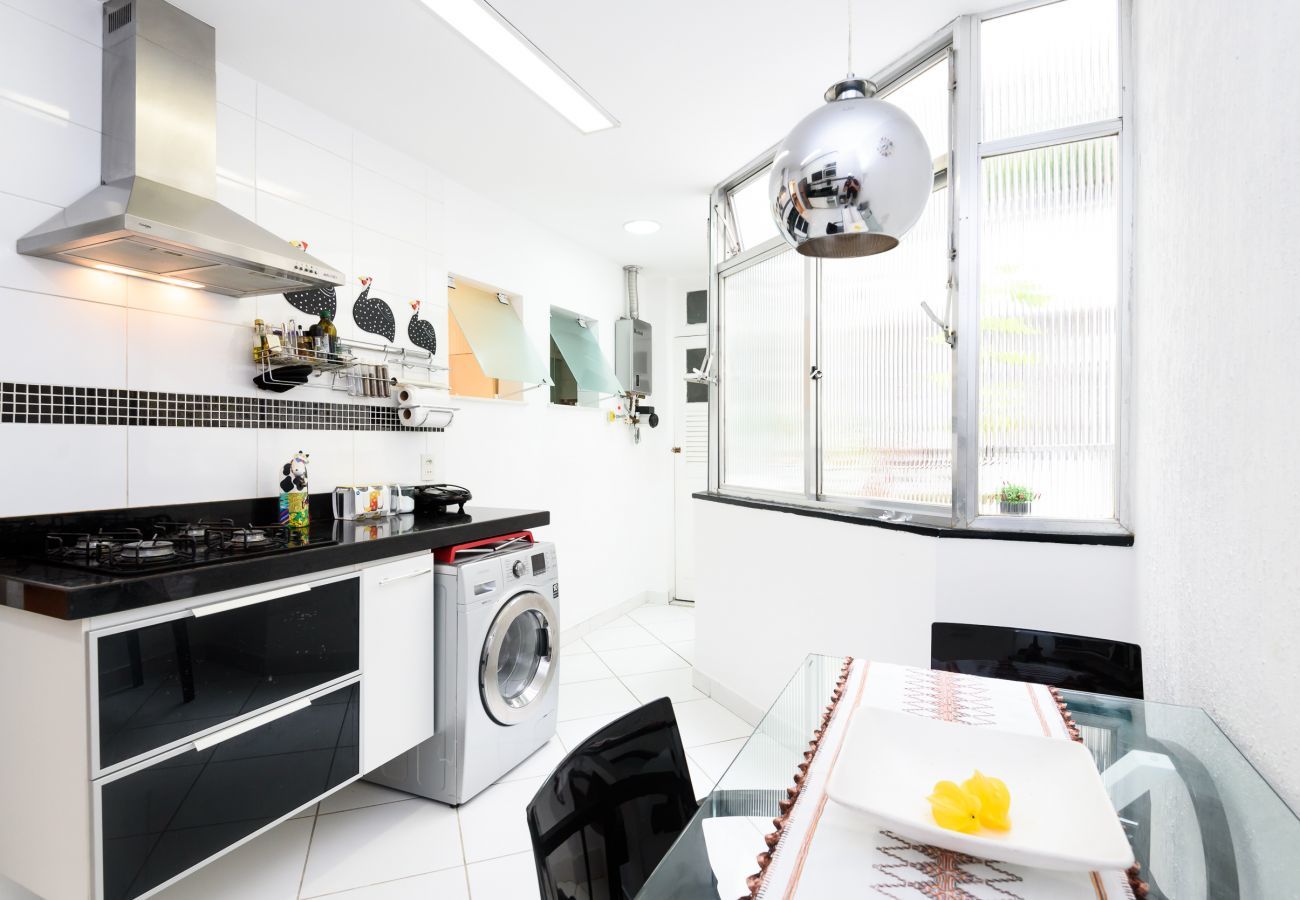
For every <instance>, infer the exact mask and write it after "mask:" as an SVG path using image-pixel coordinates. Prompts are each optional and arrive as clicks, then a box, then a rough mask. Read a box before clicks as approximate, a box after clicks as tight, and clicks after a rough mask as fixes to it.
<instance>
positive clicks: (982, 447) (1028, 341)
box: [979, 137, 1120, 519]
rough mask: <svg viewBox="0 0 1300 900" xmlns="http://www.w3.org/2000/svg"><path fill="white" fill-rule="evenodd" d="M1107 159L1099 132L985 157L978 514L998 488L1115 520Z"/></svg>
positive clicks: (1114, 293)
mask: <svg viewBox="0 0 1300 900" xmlns="http://www.w3.org/2000/svg"><path fill="white" fill-rule="evenodd" d="M1118 156H1119V140H1118V138H1115V137H1108V138H1100V139H1097V140H1090V141H1079V142H1075V143H1069V144H1060V145H1057V146H1053V147H1045V148H1042V149H1039V150H1030V151H1025V152H1022V153H1011V154H1006V155H1003V156H995V157H991V158H989V159H985V160H984V161H983V173H982V174H983V207H984V208H983V222H982V233H981V236H980V241H981V244H980V249H981V252H980V372H979V493H980V498H979V499H980V502H979V508H980V512H981V513H985V514H988V513H997V512H999V509H1000V504H999V492H1000V490H1001V488H1002V485H1003V484H1004V483H1007V484H1012V485H1021V486H1025V487H1028V488H1029V490H1030V492H1031V493H1032V494H1035V495H1036V497H1035V498H1034V499H1033V504H1032V514H1033V515H1041V516H1051V517H1057V518H1100V519H1105V518H1112V517H1114V515H1115V430H1116V423H1117V418H1118V416H1117V401H1116V395H1117V383H1118V378H1119V360H1118V336H1117V335H1118V318H1119V260H1120V255H1119V216H1118V192H1119V159H1118ZM1005 511H1006V512H1008V513H1022V512H1024V510H1023V509H1022V508H1016V507H1008V508H1007V509H1006V510H1005Z"/></svg>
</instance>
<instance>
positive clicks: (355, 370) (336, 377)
mask: <svg viewBox="0 0 1300 900" xmlns="http://www.w3.org/2000/svg"><path fill="white" fill-rule="evenodd" d="M358 350H362V351H366V352H367V353H376V354H378V355H379V357H380V358H379V359H378V360H369V359H361V358H359V357H358V356H357V354H356V352H355V351H358ZM255 365H256V366H257V368H258V370H259V372H261V373H262V375H264V376H265V381H266V382H267V383H268V384H292V385H294V386H297V385H299V384H300V382H286V381H276V379H275V376H274V374H273V373H274V370H275V369H276V367H278V366H302V365H306V366H311V368H312V377H313V378H318V377H320V376H322V375H326V374H328V375H329V376H330V384H329V387H330V390H333V391H343V392H345V393H349V394H354V395H358V396H385V397H386V396H389V393H388V391H387V390H385V391H384V393H383V394H378V395H376V394H369V393H362V392H359V391H358V389H357V388H358V380H359V379H361V378H363V377H364V378H367V379H377V378H378V377H379V376H378V375H377V374H366V375H364V376H363V374H362V372H361V371H360V370H362V369H382V370H383V372H384V377H383V382H384V387H385V388H391V387H393V386H396V385H398V384H411V385H414V386H416V387H426V388H435V389H438V390H447V389H448V387H449V385H448V384H447V383H446V381H445V380H444V381H442V382H435V381H433V380H432V379H433V377H434V376H435V375H436V374H437V373H441V372H446V371H448V368H447V367H446V366H443V365H439V364H438V363H436V362H434V361H433V354H432V353H430V352H429V351H427V350H421V349H419V348H416V347H397V346H394V345H392V344H379V343H375V342H372V341H360V340H354V339H352V338H347V339H343V338H340V339H339V341H338V352H337V353H328V352H325V351H321V350H308V349H306V348H303V347H289V346H283V345H282V346H281V347H279V348H277V349H276V350H274V351H273V352H271V353H270V354H267V355H265V356H263V357H262V358H261V359H260V360H259V361H258V362H257V363H256V364H255ZM394 370H396V374H392V372H393V371H394ZM408 370H415V371H417V372H418V371H423V372H425V373H427V377H426V378H425V379H414V378H411V377H409V376H408V375H407V372H408Z"/></svg>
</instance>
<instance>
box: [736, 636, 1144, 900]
mask: <svg viewBox="0 0 1300 900" xmlns="http://www.w3.org/2000/svg"><path fill="white" fill-rule="evenodd" d="M862 706H873V707H878V708H882V709H891V710H897V711H901V712H908V713H912V714H914V715H919V716H925V717H927V718H931V719H939V720H942V721H945V722H960V723H964V724H967V725H971V726H973V727H992V728H1002V729H1006V730H1008V731H1016V732H1022V733H1025V734H1039V735H1044V736H1047V737H1053V738H1059V739H1063V740H1070V739H1074V740H1077V739H1078V731H1077V729H1076V727H1075V725H1074V723H1073V721H1072V720H1071V718H1070V715H1069V712H1068V710H1067V709H1066V708H1065V703H1064V702H1063V701H1061V700H1060V698H1059V695H1057V694H1055V693H1054V691H1053V689H1052V688H1048V687H1044V686H1042V685H1036V684H1026V683H1024V682H1018V681H1000V680H996V679H991V678H978V677H975V676H971V675H959V674H955V673H952V672H936V671H932V670H929V669H917V668H912V667H908V666H897V665H891V664H888V663H879V662H868V661H866V660H854V659H852V658H849V659H847V660H846V661H845V664H844V668H843V670H842V671H841V674H840V677H839V680H838V681H837V682H836V687H835V690H834V693H833V694H832V698H831V703H830V705H829V706H827V708H826V711H825V713H824V715H823V717H822V723H821V727H819V728H818V729H817V730H816V731H815V732H814V733H813V736H812V737H813V740H812V741H811V742H810V743H809V749H808V750H807V751H806V752H805V753H804V762H803V763H801V764H800V766H799V771H798V772H797V773H796V774H795V776H794V782H795V783H794V785H793V786H791V787H790V788H788V789H787V795H788V797H787V799H786V800H783V801H781V805H780V810H781V816H779V817H778V818H776V819H774V820H773V824H774V825H776V829H777V830H776V831H774V832H772V833H771V834H769V835H767V836H766V838H765V840H766V842H767V845H768V847H769V848H770V849H769V851H765V852H763V853H760V854H759V857H758V863H759V872H758V873H756V874H754V875H751V876H750V878H749V881H748V887H749V889H750V894H749V895H748V897H747V898H742V900H813V898H829V897H837V896H842V895H844V894H845V892H846V891H852V893H854V894H855V895H866V896H877V897H887V898H894V900H920V898H932V900H992V898H1005V900H1047V898H1050V900H1075V898H1078V900H1134V898H1135V895H1134V891H1133V887H1132V885H1131V883H1130V879H1129V875H1128V873H1125V872H1120V871H1115V872H1092V873H1086V872H1055V871H1051V870H1047V869H1034V868H1029V867H1026V866H1017V865H1011V864H1008V863H1002V862H996V861H992V860H985V859H977V858H976V857H972V856H967V855H965V854H963V853H956V852H953V851H950V850H942V849H940V848H937V847H931V846H928V845H925V844H920V843H917V842H915V841H911V840H907V839H905V838H902V837H900V836H899V835H897V834H894V833H893V832H891V831H889V830H888V828H887V827H885V826H884V825H883V824H880V823H876V822H873V821H871V820H870V819H869V818H867V817H865V816H863V815H862V814H861V813H859V812H856V811H853V810H846V809H843V808H841V807H839V805H838V804H834V803H829V802H828V798H827V796H826V784H827V782H828V781H829V779H830V774H831V771H832V770H833V769H834V767H835V763H836V761H837V760H838V758H839V752H840V749H841V748H842V747H843V744H844V739H845V737H846V735H847V734H848V726H849V722H850V721H851V719H852V717H853V713H854V711H855V710H857V709H858V708H860V707H862Z"/></svg>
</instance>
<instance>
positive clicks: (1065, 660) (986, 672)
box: [930, 622, 1142, 700]
mask: <svg viewBox="0 0 1300 900" xmlns="http://www.w3.org/2000/svg"><path fill="white" fill-rule="evenodd" d="M930 668H931V669H941V670H944V671H948V672H962V673H964V674H966V675H983V676H986V677H988V678H1003V679H1007V680H1010V681H1028V682H1032V683H1034V684H1046V685H1051V686H1052V687H1059V688H1068V689H1070V690H1074V691H1088V692H1089V693H1093V694H1112V695H1114V696H1117V697H1130V698H1132V699H1134V700H1141V699H1142V648H1141V647H1139V646H1138V645H1137V644H1126V643H1124V642H1123V641H1110V640H1104V639H1102V638H1094V637H1083V636H1081V635H1077V634H1058V633H1056V632H1054V631H1034V630H1032V629H1029V628H1007V627H1004V626H1001V625H972V624H966V623H960V622H935V623H934V624H933V625H932V626H931V627H930Z"/></svg>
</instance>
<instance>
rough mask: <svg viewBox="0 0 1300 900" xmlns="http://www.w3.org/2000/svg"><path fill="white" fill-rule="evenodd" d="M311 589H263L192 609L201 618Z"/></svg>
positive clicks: (197, 617) (300, 586)
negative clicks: (255, 592)
mask: <svg viewBox="0 0 1300 900" xmlns="http://www.w3.org/2000/svg"><path fill="white" fill-rule="evenodd" d="M310 590H311V587H310V586H307V587H303V586H302V585H298V586H297V587H287V588H280V589H279V590H275V591H263V592H262V593H260V594H249V595H248V596H247V597H236V598H235V599H234V600H222V601H221V602H220V603H209V604H208V605H207V606H196V607H195V608H194V609H192V610H190V612H191V613H193V614H194V618H196V619H201V618H203V617H204V616H214V615H216V614H217V613H223V612H230V611H231V610H232V609H239V608H240V607H241V606H252V605H253V604H255V603H265V602H266V601H268V600H276V599H279V598H280V597H288V596H289V595H290V594H305V593H307V592H308V591H310Z"/></svg>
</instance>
